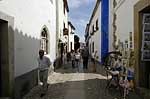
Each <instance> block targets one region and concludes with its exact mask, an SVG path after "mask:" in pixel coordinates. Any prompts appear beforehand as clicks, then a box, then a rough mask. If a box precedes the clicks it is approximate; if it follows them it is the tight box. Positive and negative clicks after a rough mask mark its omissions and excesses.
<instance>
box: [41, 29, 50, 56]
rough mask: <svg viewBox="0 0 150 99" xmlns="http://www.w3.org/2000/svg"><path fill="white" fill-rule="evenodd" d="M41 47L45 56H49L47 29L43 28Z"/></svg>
mask: <svg viewBox="0 0 150 99" xmlns="http://www.w3.org/2000/svg"><path fill="white" fill-rule="evenodd" d="M40 47H41V49H42V50H44V52H45V54H48V33H47V30H46V28H43V30H42V33H41V40H40Z"/></svg>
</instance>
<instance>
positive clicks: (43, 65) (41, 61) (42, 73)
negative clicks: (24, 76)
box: [38, 50, 51, 97]
mask: <svg viewBox="0 0 150 99" xmlns="http://www.w3.org/2000/svg"><path fill="white" fill-rule="evenodd" d="M50 65H51V61H50V59H49V58H48V57H46V56H44V50H40V51H39V58H38V69H39V78H40V81H41V82H42V83H43V84H42V87H43V89H45V88H46V90H47V89H48V84H47V79H48V70H49V67H50ZM42 96H44V94H43V93H42V94H41V97H42Z"/></svg>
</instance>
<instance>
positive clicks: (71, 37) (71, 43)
mask: <svg viewBox="0 0 150 99" xmlns="http://www.w3.org/2000/svg"><path fill="white" fill-rule="evenodd" d="M68 30H69V33H68V52H70V51H72V50H74V34H75V27H74V26H73V24H72V23H71V22H70V21H69V22H68Z"/></svg>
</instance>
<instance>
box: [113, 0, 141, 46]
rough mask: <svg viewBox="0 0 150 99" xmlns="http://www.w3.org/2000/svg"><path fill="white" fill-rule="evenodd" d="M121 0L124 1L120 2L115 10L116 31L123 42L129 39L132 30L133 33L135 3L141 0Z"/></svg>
mask: <svg viewBox="0 0 150 99" xmlns="http://www.w3.org/2000/svg"><path fill="white" fill-rule="evenodd" d="M121 1H122V2H121V3H120V5H119V4H118V6H117V7H116V9H115V12H116V14H117V20H116V25H117V31H116V33H117V35H118V38H119V39H120V40H121V42H124V41H125V40H129V33H130V32H132V33H133V27H134V23H133V22H134V19H133V18H134V16H133V15H134V5H135V4H136V3H137V2H138V1H139V0H121ZM133 34H134V33H133ZM133 37H134V36H133ZM133 39H134V38H133ZM133 46H134V45H133Z"/></svg>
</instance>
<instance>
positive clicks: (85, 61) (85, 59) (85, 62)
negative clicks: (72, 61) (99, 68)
mask: <svg viewBox="0 0 150 99" xmlns="http://www.w3.org/2000/svg"><path fill="white" fill-rule="evenodd" d="M88 58H89V50H88V47H86V46H85V47H84V49H83V50H82V59H83V69H88Z"/></svg>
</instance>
